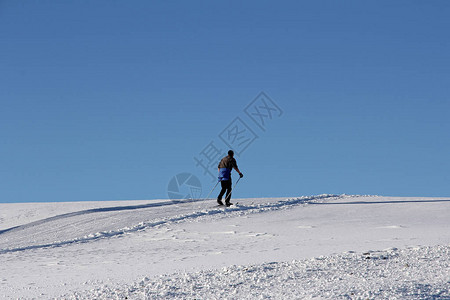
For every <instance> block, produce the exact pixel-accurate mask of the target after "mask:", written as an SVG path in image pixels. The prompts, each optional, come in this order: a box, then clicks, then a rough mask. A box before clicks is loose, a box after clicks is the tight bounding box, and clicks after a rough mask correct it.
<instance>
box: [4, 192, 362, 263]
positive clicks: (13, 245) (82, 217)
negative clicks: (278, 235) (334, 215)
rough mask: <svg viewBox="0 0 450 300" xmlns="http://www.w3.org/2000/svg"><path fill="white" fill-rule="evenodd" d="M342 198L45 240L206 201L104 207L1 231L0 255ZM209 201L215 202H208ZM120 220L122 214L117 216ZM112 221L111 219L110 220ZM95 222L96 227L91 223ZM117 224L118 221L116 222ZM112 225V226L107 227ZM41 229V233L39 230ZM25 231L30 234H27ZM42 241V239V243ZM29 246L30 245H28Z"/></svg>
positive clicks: (205, 212) (221, 211)
mask: <svg viewBox="0 0 450 300" xmlns="http://www.w3.org/2000/svg"><path fill="white" fill-rule="evenodd" d="M343 197H354V196H344V195H319V196H311V197H300V198H292V199H286V200H281V201H278V202H275V203H264V204H253V205H238V206H231V207H227V208H225V207H223V208H222V207H218V208H209V209H201V210H198V211H194V212H189V213H187V214H181V215H174V216H169V217H164V218H157V219H153V220H150V221H145V222H140V223H139V224H136V225H134V226H131V227H123V228H118V229H114V230H108V231H100V232H95V233H89V234H87V235H84V236H81V237H75V238H72V239H66V240H57V241H54V240H52V241H45V239H48V238H49V237H50V238H51V237H53V236H55V235H57V234H61V233H64V227H69V230H70V232H72V231H73V228H75V229H76V231H77V232H82V231H83V230H91V228H92V227H93V226H92V225H94V226H95V225H97V224H98V223H99V219H101V218H104V219H105V221H108V219H111V215H110V214H109V213H111V212H120V213H122V214H123V212H127V211H130V212H131V213H133V214H134V213H135V210H139V209H148V208H159V207H164V206H182V205H184V206H188V209H191V207H189V205H191V204H193V203H195V202H205V200H200V201H199V200H193V201H184V202H181V201H166V202H159V203H150V204H144V205H133V206H117V207H106V208H94V209H88V210H83V211H77V212H72V213H67V214H62V215H58V216H54V217H50V218H46V219H44V220H39V221H35V222H31V223H29V224H25V225H20V226H15V227H12V228H8V229H4V230H0V245H1V246H0V247H1V248H0V254H4V253H11V252H19V251H26V250H32V249H41V248H48V247H61V246H64V245H70V244H74V243H87V242H92V241H95V240H98V239H102V238H111V237H114V236H119V235H123V234H126V233H132V232H136V231H140V230H145V229H148V228H152V227H156V226H159V225H163V224H170V223H178V222H183V221H187V220H195V219H200V218H202V217H204V216H213V215H219V216H220V215H222V216H236V215H242V214H251V213H260V212H264V211H273V210H279V209H286V208H289V207H291V206H294V205H299V204H308V203H312V202H314V203H317V202H320V201H326V200H330V199H337V198H343ZM207 201H208V202H211V203H214V202H213V201H211V200H207ZM91 214H100V215H101V216H100V218H99V217H95V218H92V217H91V216H90V215H91ZM120 217H121V218H123V215H121V216H120ZM112 219H114V218H112ZM92 221H95V223H96V224H92V223H93V222H92ZM118 221H119V220H118ZM110 226H111V225H110ZM39 227H42V230H39ZM27 231H30V232H29V233H28V232H27ZM36 231H39V232H40V234H39V236H40V237H39V236H36ZM43 239H44V240H43ZM30 243H32V244H30Z"/></svg>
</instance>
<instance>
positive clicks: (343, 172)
mask: <svg viewBox="0 0 450 300" xmlns="http://www.w3.org/2000/svg"><path fill="white" fill-rule="evenodd" d="M449 16H450V3H449V2H448V1H309V2H306V1H159V2H155V1H12V0H11V1H5V0H2V1H0V137H1V139H0V202H32V201H87V200H93V201H99V200H125V199H157V198H167V197H168V196H167V185H168V183H169V181H170V179H171V178H172V177H173V176H174V175H176V174H178V173H181V172H189V173H192V174H194V175H196V176H197V177H198V178H199V179H200V180H201V181H202V184H203V189H204V192H203V194H205V193H206V192H207V191H209V190H210V189H211V188H212V183H211V181H210V178H208V177H207V176H205V175H203V172H202V169H200V168H199V167H197V166H196V165H195V161H194V157H195V156H196V155H198V154H199V153H200V152H201V151H202V149H204V148H205V146H207V145H208V143H209V142H211V141H212V140H215V141H218V136H219V134H220V133H221V132H222V131H223V130H224V128H226V127H227V126H228V125H229V124H230V122H231V121H233V120H234V119H235V118H236V117H240V118H241V120H243V121H244V122H245V123H246V124H247V125H248V126H249V127H251V129H252V130H254V133H255V134H256V135H258V137H259V138H258V139H256V140H255V141H254V142H253V143H252V144H251V145H250V146H249V147H248V148H247V149H246V150H245V152H244V153H242V154H241V155H240V156H239V157H238V164H239V167H240V169H241V170H242V172H243V173H244V176H245V177H244V179H243V180H242V182H240V183H239V186H238V188H237V189H236V191H235V196H236V197H272V196H300V195H311V194H321V193H347V194H380V195H394V196H449V195H450V175H449V172H450V162H449V153H450V139H449V135H450V120H449V112H450V98H449V95H450V93H449V92H450V55H449V53H450V43H449V42H450V35H449V29H450V18H449ZM261 91H264V92H265V93H267V95H268V96H269V97H270V98H271V99H272V100H273V101H274V102H275V103H276V104H277V105H278V106H279V107H280V108H281V109H282V111H283V114H282V115H281V116H280V117H278V118H274V119H273V120H271V122H270V124H267V128H266V131H262V130H261V129H260V128H258V127H257V126H256V125H255V124H254V123H253V124H252V123H251V120H250V119H248V118H246V115H245V113H244V109H245V107H246V106H247V105H248V104H249V103H250V102H251V101H252V100H253V99H255V97H256V96H257V95H258V94H259V93H260V92H261ZM223 148H224V150H227V147H223ZM224 154H225V153H224ZM212 171H213V172H215V171H216V170H215V168H214V167H212ZM235 178H236V177H235ZM214 194H216V192H214Z"/></svg>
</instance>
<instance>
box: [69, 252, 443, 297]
mask: <svg viewBox="0 0 450 300" xmlns="http://www.w3.org/2000/svg"><path fill="white" fill-rule="evenodd" d="M449 254H450V246H434V247H416V248H407V249H403V250H398V249H396V248H390V249H386V250H384V251H369V252H366V253H362V254H361V253H360V254H357V253H354V252H347V253H344V254H339V255H332V256H323V257H318V258H313V259H304V260H299V261H297V260H295V261H292V262H273V263H264V264H257V265H249V266H231V267H225V268H222V269H216V270H204V271H200V272H197V273H176V274H172V275H162V276H158V277H154V278H147V277H146V278H144V279H142V280H141V281H139V282H136V283H135V284H133V285H130V286H121V287H120V286H119V287H118V286H107V285H104V286H101V287H99V288H95V289H92V290H90V291H85V292H76V293H74V294H71V295H66V296H64V297H63V298H65V299H167V298H171V299H269V298H273V299H289V298H291V299H311V298H319V299H436V300H437V299H450V280H449V278H450V263H449V260H448V256H449Z"/></svg>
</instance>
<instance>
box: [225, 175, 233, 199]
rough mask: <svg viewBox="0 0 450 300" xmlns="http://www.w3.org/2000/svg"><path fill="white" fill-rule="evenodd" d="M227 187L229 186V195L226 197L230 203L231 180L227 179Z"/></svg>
mask: <svg viewBox="0 0 450 300" xmlns="http://www.w3.org/2000/svg"><path fill="white" fill-rule="evenodd" d="M226 188H227V195H226V197H225V203H226V204H228V203H230V200H231V190H232V189H231V180H227V186H226Z"/></svg>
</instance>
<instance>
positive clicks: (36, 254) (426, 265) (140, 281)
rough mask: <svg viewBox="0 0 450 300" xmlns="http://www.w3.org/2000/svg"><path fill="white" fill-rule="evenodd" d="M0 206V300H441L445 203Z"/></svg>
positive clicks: (364, 200)
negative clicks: (286, 299) (223, 206)
mask: <svg viewBox="0 0 450 300" xmlns="http://www.w3.org/2000/svg"><path fill="white" fill-rule="evenodd" d="M234 201H235V202H236V201H237V202H238V205H237V206H233V207H230V208H222V207H217V206H215V204H214V200H207V201H192V202H188V201H180V202H174V201H170V200H151V201H145V200H139V201H111V202H79V203H73V202H72V203H22V204H0V297H3V298H5V299H11V298H12V299H16V298H17V299H19V298H20V299H31V298H39V299H48V298H57V299H94V298H96V299H98V298H100V299H124V298H125V297H127V298H128V299H167V298H178V299H186V298H187V299H198V298H201V299H264V298H274V299H280V298H288V297H289V298H294V299H299V298H300V299H302V298H307V299H308V298H317V299H388V298H389V299H430V298H432V299H450V293H449V288H450V268H449V265H450V259H449V249H450V248H449V247H450V235H449V232H450V230H449V229H450V228H449V227H450V218H449V217H448V216H449V215H450V214H449V213H450V198H418V197H415V198H413V197H408V198H398V197H381V196H348V195H320V196H311V197H293V198H265V199H234Z"/></svg>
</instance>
